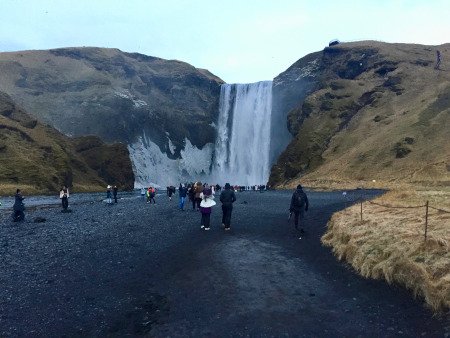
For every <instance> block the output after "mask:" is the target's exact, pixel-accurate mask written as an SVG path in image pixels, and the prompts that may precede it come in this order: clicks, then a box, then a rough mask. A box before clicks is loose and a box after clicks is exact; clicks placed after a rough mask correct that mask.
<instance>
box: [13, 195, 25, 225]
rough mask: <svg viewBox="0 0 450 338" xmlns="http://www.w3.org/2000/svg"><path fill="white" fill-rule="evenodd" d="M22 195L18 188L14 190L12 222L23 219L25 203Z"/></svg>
mask: <svg viewBox="0 0 450 338" xmlns="http://www.w3.org/2000/svg"><path fill="white" fill-rule="evenodd" d="M23 200H24V197H23V196H22V193H21V191H20V189H17V190H16V195H15V196H14V205H13V210H14V213H13V220H14V222H18V221H23V220H24V219H25V213H24V210H25V205H24V204H23Z"/></svg>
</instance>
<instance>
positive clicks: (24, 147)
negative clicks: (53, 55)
mask: <svg viewBox="0 0 450 338" xmlns="http://www.w3.org/2000/svg"><path fill="white" fill-rule="evenodd" d="M0 129H1V133H0V169H1V170H0V194H2V195H6V194H8V195H10V194H12V193H14V191H15V189H16V188H17V187H20V188H22V189H25V190H26V193H27V194H33V193H52V192H55V191H58V190H59V189H60V187H61V186H62V185H63V184H66V185H68V186H72V187H74V188H75V190H77V191H98V190H104V187H105V184H106V183H105V180H104V179H102V178H101V177H99V174H98V172H96V171H95V170H94V169H92V168H91V167H90V166H89V165H88V164H87V163H86V162H87V161H86V160H85V158H84V154H83V153H82V152H80V151H78V150H77V149H76V147H75V143H74V141H73V140H71V139H69V138H68V137H66V136H64V135H63V134H61V133H59V132H58V131H56V130H55V129H53V128H51V127H49V126H45V125H42V124H41V123H39V122H38V121H37V120H35V119H34V118H32V117H31V116H30V115H28V114H27V113H26V112H25V111H23V110H22V109H21V108H20V107H17V106H16V105H15V103H14V102H13V101H12V100H11V99H10V97H9V96H8V95H6V94H4V93H1V92H0ZM101 149H102V148H101ZM105 149H106V150H104V151H105V152H109V153H110V155H111V156H112V157H114V156H115V153H116V151H117V149H112V151H111V150H107V149H108V146H106V147H105ZM128 164H129V167H130V169H129V170H131V163H129V160H128ZM132 181H133V180H131V182H132ZM111 183H112V182H111ZM114 183H116V182H114Z"/></svg>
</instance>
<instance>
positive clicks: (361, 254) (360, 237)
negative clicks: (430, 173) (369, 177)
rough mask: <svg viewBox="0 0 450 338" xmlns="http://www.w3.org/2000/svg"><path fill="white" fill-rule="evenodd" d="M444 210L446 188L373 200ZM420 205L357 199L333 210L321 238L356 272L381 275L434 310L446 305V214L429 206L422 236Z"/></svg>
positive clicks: (449, 265) (449, 248)
mask: <svg viewBox="0 0 450 338" xmlns="http://www.w3.org/2000/svg"><path fill="white" fill-rule="evenodd" d="M426 200H428V201H429V203H430V206H431V207H435V208H440V209H445V210H448V211H450V189H448V188H442V189H428V190H427V189H417V190H414V189H412V188H409V189H408V188H404V189H400V190H395V191H392V192H389V193H386V194H385V195H383V196H381V197H380V198H378V199H376V200H374V201H373V202H375V203H379V204H383V205H390V206H409V207H411V206H419V205H424V204H425V201H426ZM424 225H425V207H420V208H402V209H400V208H398V209H397V208H395V209H394V208H386V207H382V206H379V205H375V204H371V203H368V202H365V203H363V221H361V220H360V205H359V204H357V205H354V206H352V207H350V208H348V209H345V210H343V211H341V212H339V213H336V214H335V215H333V217H332V219H331V220H330V222H329V223H328V230H327V232H326V233H325V235H324V236H323V237H322V242H323V243H324V244H325V245H327V246H330V247H332V248H333V252H334V253H335V254H336V256H337V257H338V258H339V259H340V260H342V259H345V260H346V261H347V262H348V263H350V264H351V265H352V266H353V267H354V268H355V269H356V270H357V271H358V272H359V273H360V274H361V275H362V276H364V277H367V278H375V279H382V278H384V279H385V280H386V281H387V282H388V283H396V284H400V285H404V286H406V287H407V288H408V289H410V290H412V291H413V293H414V295H415V296H419V297H423V298H424V299H425V302H426V303H427V304H428V305H429V306H430V307H431V308H432V309H433V310H434V311H436V312H438V311H445V310H446V309H449V308H450V214H449V213H444V212H440V211H437V210H434V209H430V210H429V218H428V236H427V241H426V243H425V241H424Z"/></svg>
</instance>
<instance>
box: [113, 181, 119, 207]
mask: <svg viewBox="0 0 450 338" xmlns="http://www.w3.org/2000/svg"><path fill="white" fill-rule="evenodd" d="M117 190H118V189H117V185H115V186H114V188H113V197H114V203H117Z"/></svg>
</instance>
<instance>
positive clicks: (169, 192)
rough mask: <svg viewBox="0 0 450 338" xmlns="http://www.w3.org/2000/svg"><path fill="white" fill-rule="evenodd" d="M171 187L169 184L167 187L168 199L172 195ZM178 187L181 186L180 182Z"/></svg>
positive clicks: (170, 198)
mask: <svg viewBox="0 0 450 338" xmlns="http://www.w3.org/2000/svg"><path fill="white" fill-rule="evenodd" d="M172 188H173V187H172V186H171V185H170V186H168V187H167V196H169V201H171V200H172V195H173V190H172ZM180 188H181V184H180Z"/></svg>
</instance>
